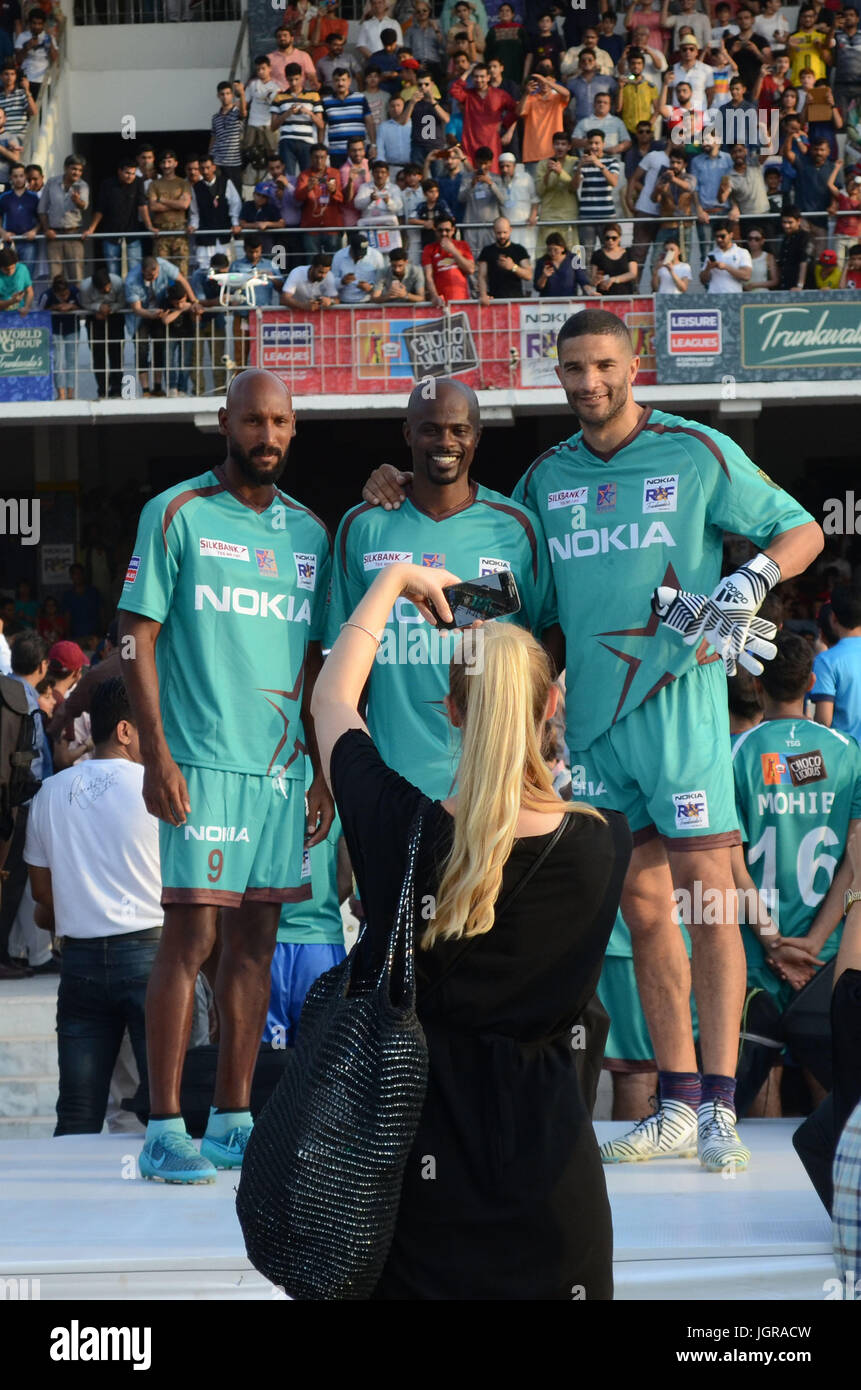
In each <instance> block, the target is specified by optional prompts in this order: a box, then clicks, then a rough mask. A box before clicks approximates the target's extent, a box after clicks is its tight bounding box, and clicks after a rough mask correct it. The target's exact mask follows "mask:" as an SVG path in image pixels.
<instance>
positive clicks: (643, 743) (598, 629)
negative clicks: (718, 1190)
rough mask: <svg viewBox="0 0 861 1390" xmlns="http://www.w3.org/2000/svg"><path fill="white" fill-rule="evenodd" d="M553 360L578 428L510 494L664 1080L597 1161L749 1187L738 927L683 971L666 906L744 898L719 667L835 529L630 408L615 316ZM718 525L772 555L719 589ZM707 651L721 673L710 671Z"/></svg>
mask: <svg viewBox="0 0 861 1390" xmlns="http://www.w3.org/2000/svg"><path fill="white" fill-rule="evenodd" d="M557 357H558V365H557V369H556V371H557V376H558V378H559V381H560V382H561V384H562V386H563V388H564V390H565V394H566V396H567V399H568V403H569V405H570V407H571V409H572V411H573V412H574V413H575V414H576V415H577V417H578V419H579V422H580V426H581V429H580V432H579V433H578V434H576V435H574V436H573V437H572V438H571V439H570V440H568V441H566V442H565V443H563V444H561V445H559V446H557V447H556V448H555V449H551V450H549V451H548V452H547V453H546V454H544V455H542V456H541V458H539V459H537V460H536V461H535V463H534V464H533V466H532V467H531V468H530V469H529V470H528V472H527V474H526V476H525V477H524V478H523V480H522V481H521V483H520V484H519V486H518V488H517V489H516V491H515V498H516V499H517V500H518V501H521V502H523V503H524V504H525V505H526V506H528V507H530V508H533V507H534V508H535V509H536V511H537V514H538V516H539V518H540V521H541V526H542V530H543V532H544V535H545V539H546V542H547V545H548V553H549V556H550V560H551V563H552V566H553V574H554V580H555V587H556V595H557V608H558V613H559V624H560V626H561V629H562V633H563V635H564V638H565V643H566V650H567V660H566V663H565V668H566V687H567V698H566V714H567V718H568V739H569V749H570V752H571V761H572V794H573V796H574V797H575V799H583V800H586V801H589V802H591V803H592V804H593V805H595V806H596V807H597V808H598V809H600V808H601V807H607V808H608V809H614V810H618V811H623V812H624V813H625V814H626V815H627V817H628V819H629V822H630V825H631V829H632V830H633V831H634V853H633V856H632V859H631V863H630V866H629V869H628V873H627V876H626V879H625V889H624V892H623V896H622V905H621V906H622V913H623V915H624V918H625V921H626V923H627V924H628V926H629V928H630V930H631V938H632V942H633V948H634V955H635V959H636V961H637V978H638V981H639V984H640V993H641V1000H642V1006H643V1012H644V1014H645V1016H646V1019H647V1021H648V1025H649V1033H650V1036H651V1038H652V1042H653V1043H654V1047H655V1057H656V1060H657V1063H658V1068H659V1084H660V1107H659V1110H658V1112H657V1114H655V1115H653V1116H647V1117H646V1118H645V1119H644V1120H643V1121H642V1122H641V1124H640V1125H638V1126H637V1127H636V1129H635V1130H634V1131H632V1132H631V1134H629V1135H626V1136H623V1137H622V1138H620V1139H618V1140H616V1139H614V1140H608V1141H607V1143H605V1144H604V1145H602V1148H601V1155H602V1158H603V1159H604V1161H605V1162H629V1161H638V1162H642V1161H644V1160H647V1159H652V1158H661V1157H674V1156H682V1155H684V1154H686V1153H689V1152H690V1151H691V1145H692V1143H696V1145H697V1149H698V1153H699V1158H700V1162H701V1164H702V1165H703V1166H704V1167H705V1168H707V1169H708V1170H710V1171H721V1172H723V1171H726V1170H727V1169H730V1170H732V1171H736V1170H738V1169H741V1168H744V1167H746V1165H747V1162H748V1160H749V1157H750V1155H749V1153H748V1151H747V1149H746V1148H745V1147H744V1145H742V1144H741V1143H740V1141H739V1138H738V1135H737V1133H736V1130H735V1111H734V1108H733V1107H734V1084H735V1083H734V1073H735V1065H736V1058H737V1052H738V1030H739V1021H740V1018H741V1010H742V1004H743V1001H744V995H745V958H744V950H743V947H742V944H741V937H740V933H739V930H738V926H737V924H735V923H733V922H731V921H726V922H723V923H721V924H719V925H712V926H709V927H708V928H707V929H706V928H704V926H703V925H702V924H694V923H692V924H691V939H692V965H691V966H690V967H689V966H688V962H687V956H686V953H685V948H684V943H683V941H682V936H681V932H680V930H679V926H678V923H677V922H674V920H673V917H672V902H673V899H672V894H673V890H674V889H684V890H686V891H687V892H691V893H693V892H694V889H695V884H696V883H699V884H700V886H701V890H702V889H710V888H716V889H717V891H718V893H719V894H721V895H722V900H724V901H729V900H730V898H731V897H732V895H733V876H732V857H731V846H732V845H737V844H738V843H739V838H740V837H739V831H738V821H737V817H736V814H735V804H734V789H733V781H732V766H731V761H730V749H729V723H728V717H727V710H726V683H725V679H724V663H725V664H726V669H727V670H728V671H730V672H731V671H732V670H733V669H734V666H735V662H736V661H737V660H738V661H740V662H741V664H743V665H748V669H752V667H751V666H750V665H749V664H748V663H749V662H751V661H753V660H755V659H756V658H758V657H759V656H760V655H761V656H763V657H768V656H770V655H771V654H772V649H771V648H770V647H769V644H768V642H767V633H765V632H762V631H760V630H758V629H756V628H755V627H754V624H755V623H756V622H758V621H759V620H757V619H756V612H757V609H758V608H759V605H760V604H761V603H762V601H763V599H764V597H765V595H766V593H767V592H768V591H769V589H771V588H773V587H774V585H775V584H776V583H777V582H779V580H780V579H789V578H792V577H793V576H794V575H796V574H800V573H801V572H802V571H803V570H804V569H806V567H807V566H808V565H809V564H810V563H811V561H812V560H813V559H814V558H815V557H816V555H817V554H818V553H819V551H820V550H821V548H822V544H823V536H822V531H821V529H820V527H818V526H817V524H816V523H815V521H813V519H812V518H811V517H810V516H809V515H808V513H807V512H805V511H804V510H803V509H802V508H800V507H799V506H797V504H796V503H794V502H793V500H792V499H791V498H790V497H789V496H788V495H787V494H786V493H785V492H783V490H782V489H781V488H779V487H777V486H776V485H774V484H773V483H771V481H770V479H768V478H767V477H766V476H765V475H764V474H762V473H761V472H760V471H759V470H758V469H757V468H756V466H755V465H754V464H752V463H751V462H750V460H748V459H747V458H746V457H745V455H744V454H743V453H742V451H741V450H740V449H739V448H738V447H737V446H736V445H735V444H734V443H733V441H732V440H731V439H729V438H728V437H727V436H726V435H723V434H721V433H720V432H718V431H716V430H713V429H710V428H708V427H706V426H701V425H699V424H694V423H693V422H691V421H687V420H683V419H680V418H679V417H677V416H671V415H667V414H665V413H663V412H658V411H654V410H648V409H645V408H643V407H642V406H640V405H638V404H637V402H636V400H635V399H634V396H633V386H634V382H635V380H636V376H637V370H638V367H639V359H638V358H637V356H636V355H635V353H634V349H633V344H632V341H631V337H630V334H629V332H628V330H627V328H626V327H625V325H624V323H622V321H621V320H620V319H619V318H618V317H616V315H614V314H611V313H609V312H607V311H605V310H595V309H583V310H581V311H580V312H578V313H575V314H573V315H572V316H571V317H570V318H569V319H568V320H567V321H566V323H565V324H564V325H563V327H562V329H561V330H560V332H559V335H558V339H557ZM405 481H406V478H405V477H404V475H403V474H398V473H395V472H394V471H393V470H391V469H381V470H380V471H379V472H378V474H376V475H375V477H374V478H373V479H372V480H371V482H370V483H369V485H368V486H367V487H366V490H365V494H364V495H365V500H366V501H376V502H381V503H382V504H383V505H385V506H391V507H395V506H397V505H399V502H400V500H402V498H403V492H402V486H403V483H404V482H405ZM725 529H730V530H733V531H737V532H740V533H741V534H743V535H746V536H749V537H751V538H753V539H754V540H756V541H758V542H759V543H760V544H764V545H766V546H767V549H766V550H765V551H764V552H761V553H760V554H757V555H756V556H754V558H753V559H752V560H751V561H749V562H747V564H746V565H744V566H742V567H741V568H740V569H739V570H738V571H736V572H735V573H734V574H732V575H729V576H727V577H725V578H723V579H722V578H721V576H720V565H721V540H722V532H723V531H724V530H725ZM653 603H654V604H655V607H653ZM763 626H764V624H763ZM692 642H695V645H691V643H692ZM710 645H711V646H713V647H714V649H715V652H716V653H717V655H718V656H719V658H722V659H719V660H714V661H711V662H709V663H708V664H705V663H706V659H707V650H708V646H710ZM701 662H702V663H703V664H701ZM756 669H757V670H759V669H761V666H759V664H758V661H757V663H756ZM691 974H692V975H693V981H694V989H695V993H696V998H697V1006H698V1012H699V1019H700V1041H701V1048H702V1058H703V1075H702V1078H700V1079H698V1071H697V1060H696V1055H695V1050H694V1041H693V1032H692V1029H691V1021H690V1006H689V995H690V981H691Z"/></svg>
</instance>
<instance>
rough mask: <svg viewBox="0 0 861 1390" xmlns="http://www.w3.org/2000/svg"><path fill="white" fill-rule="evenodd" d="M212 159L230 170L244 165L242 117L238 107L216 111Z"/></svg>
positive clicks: (213, 125) (213, 126) (213, 121)
mask: <svg viewBox="0 0 861 1390" xmlns="http://www.w3.org/2000/svg"><path fill="white" fill-rule="evenodd" d="M212 158H213V159H214V160H215V162H216V164H226V165H227V167H228V168H229V169H235V168H236V166H237V165H239V164H241V163H242V117H241V115H240V114H239V107H238V106H231V107H228V109H227V110H226V111H216V113H215V115H214V116H213V118H212Z"/></svg>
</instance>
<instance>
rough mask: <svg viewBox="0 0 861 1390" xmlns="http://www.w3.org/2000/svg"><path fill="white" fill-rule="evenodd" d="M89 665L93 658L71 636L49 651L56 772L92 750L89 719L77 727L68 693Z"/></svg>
mask: <svg viewBox="0 0 861 1390" xmlns="http://www.w3.org/2000/svg"><path fill="white" fill-rule="evenodd" d="M89 664H90V658H89V657H88V656H87V654H86V652H84V651H82V650H81V648H80V647H79V646H78V644H77V642H70V641H68V640H67V639H64V640H63V641H62V642H55V643H54V645H53V647H52V648H51V650H50V651H49V652H48V684H49V686H50V687H51V694H52V695H53V698H54V713H53V715H52V717H51V728H50V729H49V737H52V738H53V740H54V748H53V760H54V771H55V772H57V771H59V769H60V768H63V767H70V766H71V765H72V763H75V762H77V761H78V760H79V759H80V758H82V757H84V756H85V755H87V754H88V753H90V752H92V747H93V745H92V741H91V739H90V736H89V723H88V721H86V720H84V721H83V722H82V724H81V725H80V726H79V728H78V729H77V730H76V729H75V719H74V716H71V717H70V716H69V714H68V711H67V707H66V696H67V695H71V694H72V692H73V691H75V690H76V689H77V687H78V686H79V685H80V682H81V675H82V672H83V671H84V670H85V669H86V668H87V667H88V666H89ZM51 730H56V732H51Z"/></svg>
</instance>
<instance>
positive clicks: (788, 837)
mask: <svg viewBox="0 0 861 1390" xmlns="http://www.w3.org/2000/svg"><path fill="white" fill-rule="evenodd" d="M777 642H778V653H777V656H776V657H775V659H774V661H773V662H772V663H771V664H770V665H769V667H768V668H767V669H766V671H765V672H764V673H763V676H762V677H761V678H760V681H761V688H762V697H763V702H764V707H765V709H764V717H763V720H762V723H760V724H757V725H756V726H755V727H754V728H752V729H748V730H746V731H745V732H744V733H741V734H738V735H736V736H735V738H734V739H733V750H732V766H733V773H734V777H735V789H736V804H737V808H738V818H739V824H740V826H741V831H742V838H743V840H744V866H746V869H747V874H748V875H749V877H750V880H752V883H753V885H754V887H755V888H756V889H757V890H758V891H759V893H760V894H762V896H763V899H764V904H765V907H766V909H767V910H768V913H769V916H770V918H771V923H770V924H767V926H770V925H771V924H773V926H775V927H777V929H778V932H779V937H777V938H775V936H774V933H773V932H770V931H769V930H765V929H763V930H761V931H757V930H756V929H755V926H756V925H758V924H751V923H747V924H746V925H745V926H744V927H743V930H742V939H743V941H744V947H745V953H746V955H747V966H748V983H749V984H750V985H751V986H757V987H759V988H762V989H767V990H768V991H769V993H771V994H772V995H774V997H775V999H776V1000H777V1002H778V1004H779V1005H780V1007H781V1008H785V1007H786V1005H787V1004H788V1003H789V1001H790V1000H791V998H792V997H793V993H794V989H793V987H792V982H791V981H788V980H783V981H782V980H781V978H780V976H779V975H778V974H777V973H776V972H775V969H774V968H772V967H773V965H775V964H776V965H777V966H778V967H780V964H781V946H780V944H779V943H780V942H783V941H784V940H791V939H792V938H803V939H804V941H805V942H806V943H808V945H809V948H810V950H811V964H810V966H809V970H808V972H806V973H809V971H812V969H813V968H814V963H815V962H817V961H818V962H824V961H829V960H831V959H832V957H833V956H835V955H836V954H837V950H838V947H839V945H840V937H841V933H842V917H843V902H842V893H840V892H838V894H837V898H838V901H836V902H831V903H828V904H827V905H825V906H823V905H824V904H826V898H827V897H828V893H829V889H830V887H831V884H832V881H833V879H834V875H835V872H836V870H837V867H838V865H839V864H840V861H841V860H842V858H843V855H844V851H845V849H846V842H847V839H848V837H849V834H850V831H851V830H852V829H853V828H854V827H853V822H854V821H857V820H858V818H859V817H861V748H859V747H858V745H857V743H856V742H855V740H854V739H852V738H848V737H847V736H846V735H845V734H840V733H838V732H837V731H836V730H834V729H828V728H826V727H825V726H824V725H822V724H816V723H814V722H812V721H811V720H809V719H805V718H804V716H803V702H804V695H805V693H806V691H807V689H808V688H809V686H810V683H811V671H812V665H813V661H812V657H813V654H812V651H811V649H810V646H809V644H808V643H807V642H805V641H804V639H803V638H802V637H799V636H797V635H796V634H794V633H784V632H781V633H780V634H779V635H778V639H777ZM793 684H794V692H793ZM775 696H777V697H779V698H775ZM738 853H739V854H741V851H738ZM739 879H741V881H740V882H739ZM736 881H737V883H739V886H741V887H744V886H745V879H744V876H743V875H738V874H737V879H736ZM775 946H776V949H775ZM769 961H771V962H772V965H770V964H769ZM786 973H787V972H786V971H785V970H784V971H783V974H784V975H785V974H786ZM791 973H792V972H791V968H790V974H791ZM800 982H801V981H800V980H799V979H796V981H795V984H796V985H797V984H799V983H800Z"/></svg>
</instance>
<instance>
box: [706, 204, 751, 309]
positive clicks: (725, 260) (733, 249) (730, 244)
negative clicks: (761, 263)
mask: <svg viewBox="0 0 861 1390" xmlns="http://www.w3.org/2000/svg"><path fill="white" fill-rule="evenodd" d="M752 273H753V265H752V262H751V259H750V252H749V251H746V250H745V248H744V247H743V246H736V244H735V242H734V240H733V232H732V228H731V226H730V225H729V223H727V222H724V223H721V224H719V225H718V226H717V227H716V229H715V244H714V250H712V251H709V254H708V256H707V258H706V263H705V265H704V266H703V268H702V270H701V271H700V281H701V282H702V284H704V285H705V287H706V290H707V291H708V293H709V294H741V293H742V290H743V289H744V285H745V283H746V281H748V280H749V279H750V277H751V274H752Z"/></svg>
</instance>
